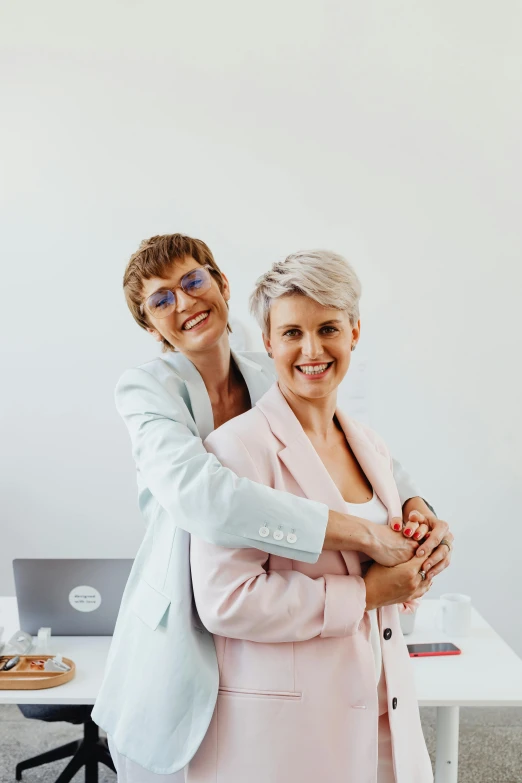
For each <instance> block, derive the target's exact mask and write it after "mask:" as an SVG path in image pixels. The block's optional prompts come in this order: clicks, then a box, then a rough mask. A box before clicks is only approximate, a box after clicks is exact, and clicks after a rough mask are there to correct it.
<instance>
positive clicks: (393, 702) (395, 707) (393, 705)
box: [392, 696, 397, 710]
mask: <svg viewBox="0 0 522 783" xmlns="http://www.w3.org/2000/svg"><path fill="white" fill-rule="evenodd" d="M392 707H393V709H394V710H396V709H397V699H396V697H395V696H394V697H393V700H392Z"/></svg>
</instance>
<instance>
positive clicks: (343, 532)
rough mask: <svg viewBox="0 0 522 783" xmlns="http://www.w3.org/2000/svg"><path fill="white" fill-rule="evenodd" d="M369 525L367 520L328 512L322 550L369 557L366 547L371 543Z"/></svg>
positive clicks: (369, 553)
mask: <svg viewBox="0 0 522 783" xmlns="http://www.w3.org/2000/svg"><path fill="white" fill-rule="evenodd" d="M370 530H371V523H369V522H368V520H367V519H362V518H361V517H355V516H352V515H351V514H341V513H340V512H339V511H330V513H329V515H328V525H327V526H326V535H325V539H324V547H323V548H324V549H333V550H336V551H345V552H353V551H355V552H365V553H366V554H368V555H370V557H371V554H372V553H371V552H370V551H369V549H368V547H369V546H370V545H371V543H372V541H373V537H372V535H371V532H370Z"/></svg>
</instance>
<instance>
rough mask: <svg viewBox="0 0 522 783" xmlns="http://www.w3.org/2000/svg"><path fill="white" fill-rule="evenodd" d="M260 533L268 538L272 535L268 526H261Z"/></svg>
mask: <svg viewBox="0 0 522 783" xmlns="http://www.w3.org/2000/svg"><path fill="white" fill-rule="evenodd" d="M259 535H260V536H261V537H262V538H266V537H267V536H269V535H270V530H269V529H268V528H267V527H260V528H259Z"/></svg>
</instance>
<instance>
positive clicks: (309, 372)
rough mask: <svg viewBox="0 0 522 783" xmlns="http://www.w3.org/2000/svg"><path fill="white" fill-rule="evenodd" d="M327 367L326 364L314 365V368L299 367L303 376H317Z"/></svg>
mask: <svg viewBox="0 0 522 783" xmlns="http://www.w3.org/2000/svg"><path fill="white" fill-rule="evenodd" d="M327 367H328V365H327V364H316V365H315V367H309V366H306V365H305V366H304V367H299V369H300V370H301V372H304V374H305V375H319V374H320V373H322V372H324V371H325V370H326V368H327Z"/></svg>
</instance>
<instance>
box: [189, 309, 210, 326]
mask: <svg viewBox="0 0 522 783" xmlns="http://www.w3.org/2000/svg"><path fill="white" fill-rule="evenodd" d="M209 312H210V311H209ZM207 315H208V312H207V313H201V314H200V315H197V316H196V317H195V318H193V319H192V321H187V323H186V324H185V326H184V327H183V328H184V329H185V330H188V329H192V327H193V326H195V325H196V324H199V322H200V321H204V320H205V318H206V317H207Z"/></svg>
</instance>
